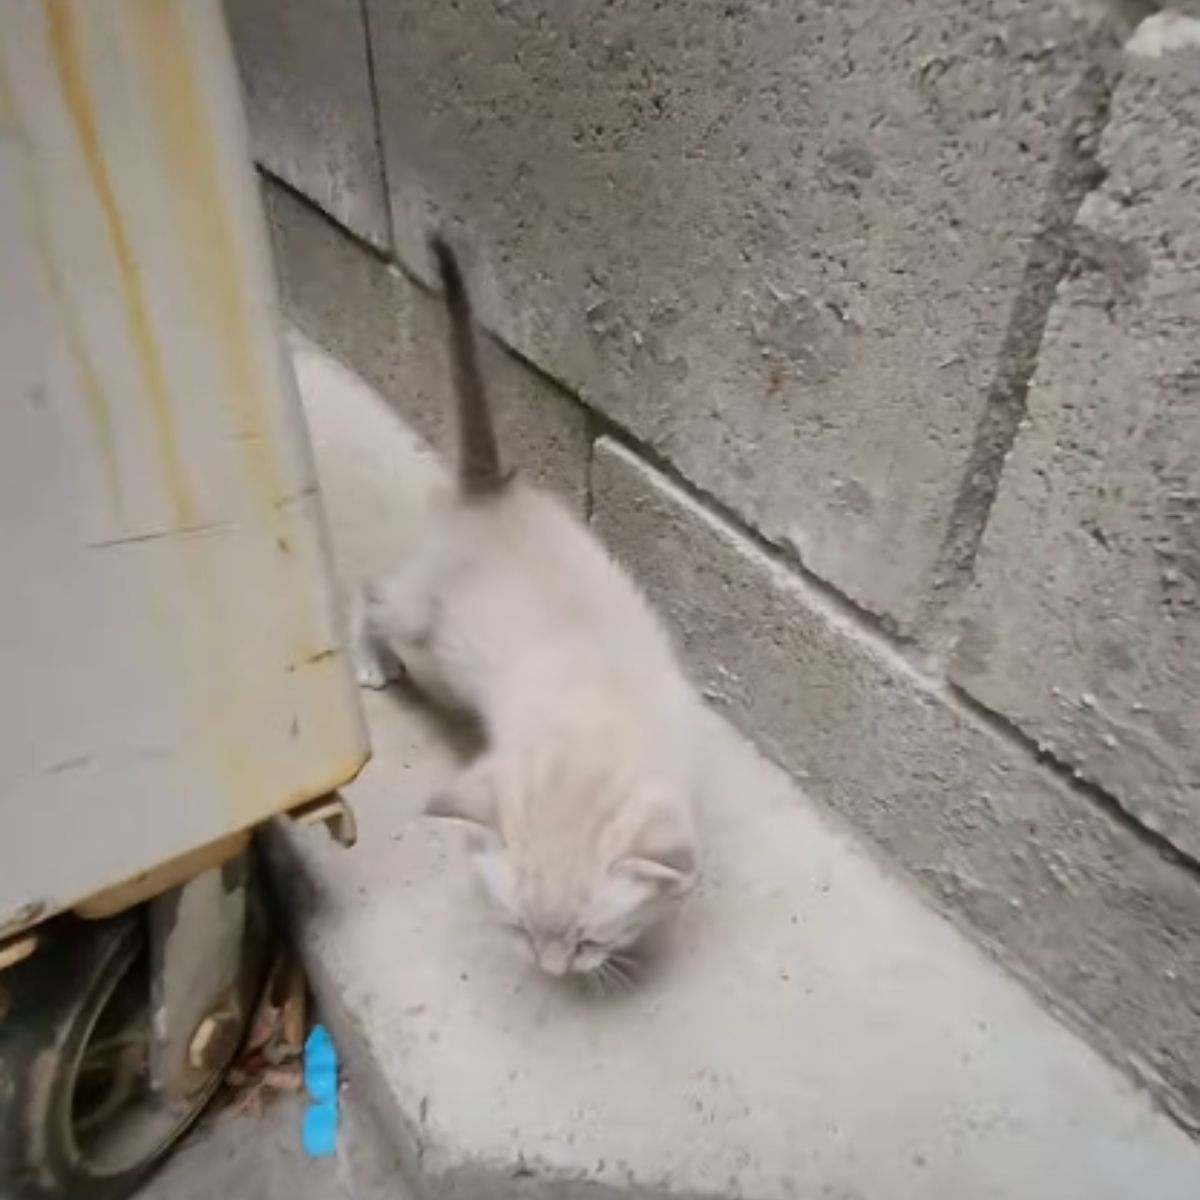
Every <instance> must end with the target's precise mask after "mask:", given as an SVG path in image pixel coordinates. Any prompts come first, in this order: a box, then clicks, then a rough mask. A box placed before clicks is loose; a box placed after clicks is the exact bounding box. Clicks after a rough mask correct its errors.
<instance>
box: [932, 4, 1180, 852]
mask: <svg viewBox="0 0 1200 1200" xmlns="http://www.w3.org/2000/svg"><path fill="white" fill-rule="evenodd" d="M1191 24H1192V26H1193V28H1194V31H1195V32H1196V33H1198V34H1200V22H1198V21H1193V22H1192V23H1191ZM1101 157H1102V160H1103V162H1104V165H1105V167H1106V168H1107V177H1106V179H1105V182H1104V185H1103V186H1102V187H1101V188H1100V189H1098V190H1097V191H1096V192H1095V193H1093V194H1092V195H1090V196H1089V197H1088V199H1087V201H1086V203H1085V204H1084V206H1083V208H1082V210H1081V211H1080V214H1079V220H1078V222H1077V224H1076V226H1075V230H1074V260H1073V262H1074V265H1073V269H1072V271H1071V273H1070V276H1069V277H1068V278H1067V280H1066V281H1065V282H1064V283H1063V285H1062V287H1061V288H1060V290H1059V293H1058V297H1057V300H1056V302H1055V305H1054V308H1053V311H1052V312H1051V315H1050V320H1049V324H1048V327H1047V331H1046V339H1045V342H1044V344H1043V347H1042V351H1041V355H1040V358H1039V360H1038V369H1037V374H1036V375H1035V377H1034V380H1033V386H1032V388H1031V390H1030V394H1029V417H1028V421H1027V423H1026V425H1025V428H1024V429H1023V431H1022V433H1021V435H1020V437H1019V438H1018V440H1017V443H1016V446H1015V448H1014V450H1013V453H1012V455H1011V457H1010V459H1009V461H1008V464H1007V466H1006V468H1005V471H1004V477H1003V481H1002V486H1001V488H1000V492H999V496H998V499H997V503H996V506H995V509H994V511H993V514H992V516H991V519H990V521H989V524H988V528H987V532H986V536H985V538H984V541H983V543H982V547H981V552H980V555H979V560H978V564H977V572H976V576H975V582H974V586H973V589H972V591H971V593H970V596H969V599H968V605H967V609H966V616H965V619H964V621H963V626H962V635H961V639H960V641H959V645H958V649H957V654H956V656H955V660H954V668H953V674H954V677H955V679H956V680H957V681H958V682H959V683H961V684H962V686H963V687H965V688H966V689H967V690H968V691H970V692H971V694H972V695H974V696H975V697H977V698H978V699H979V700H980V701H982V702H983V703H984V704H986V705H988V706H989V707H991V708H994V709H996V710H997V711H998V712H1002V713H1004V714H1005V715H1006V716H1007V717H1009V718H1010V719H1012V720H1013V721H1015V722H1016V723H1017V724H1018V725H1020V726H1021V728H1022V729H1024V730H1025V731H1026V732H1027V733H1029V734H1030V735H1031V736H1032V737H1034V738H1036V739H1037V740H1038V741H1039V742H1040V743H1042V744H1043V745H1044V746H1045V747H1046V748H1047V749H1048V750H1049V751H1051V752H1052V753H1053V754H1054V755H1055V756H1057V757H1058V758H1059V759H1060V760H1063V761H1065V762H1067V763H1070V764H1071V765H1072V766H1075V767H1076V768H1077V769H1078V770H1079V771H1081V772H1082V774H1083V775H1085V776H1086V777H1088V778H1089V779H1092V780H1094V781H1095V782H1097V783H1099V784H1101V785H1102V786H1103V787H1104V788H1105V789H1107V790H1108V791H1109V792H1110V793H1112V794H1113V795H1114V796H1116V797H1117V799H1118V800H1119V801H1120V803H1121V805H1122V806H1123V807H1124V808H1125V809H1127V810H1128V811H1129V812H1130V813H1132V814H1133V815H1134V816H1135V817H1136V818H1137V819H1138V821H1140V822H1141V823H1142V824H1144V825H1147V826H1149V827H1150V828H1152V829H1155V830H1157V831H1159V832H1160V833H1162V834H1163V835H1164V836H1165V837H1167V838H1169V839H1170V840H1171V841H1172V842H1173V843H1174V844H1175V845H1176V846H1178V847H1179V848H1180V849H1181V850H1183V851H1185V852H1186V853H1187V854H1189V855H1191V856H1192V857H1193V858H1200V738H1197V736H1196V733H1197V728H1198V727H1200V726H1198V720H1200V36H1197V37H1196V38H1195V41H1194V43H1193V48H1192V49H1191V50H1181V51H1178V52H1169V51H1168V52H1166V53H1165V54H1164V55H1163V57H1162V58H1160V59H1157V60H1137V59H1133V60H1131V62H1130V64H1129V66H1128V69H1127V71H1126V74H1125V76H1124V78H1123V80H1122V82H1121V84H1120V86H1119V88H1118V89H1117V92H1116V95H1115V97H1114V100H1113V107H1112V117H1111V120H1110V122H1109V125H1108V127H1107V128H1106V130H1105V133H1104V138H1103V142H1102V147H1101Z"/></svg>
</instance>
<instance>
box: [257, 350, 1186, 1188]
mask: <svg viewBox="0 0 1200 1200" xmlns="http://www.w3.org/2000/svg"><path fill="white" fill-rule="evenodd" d="M314 367H315V364H314V363H313V362H312V361H311V360H309V362H308V365H307V366H305V365H304V363H303V360H302V370H301V381H302V387H303V389H304V392H305V396H306V403H307V405H308V406H309V408H310V411H316V412H317V413H319V415H318V416H317V417H316V418H315V419H314V422H313V423H314V427H319V428H322V429H323V430H324V431H325V432H324V434H323V435H322V437H321V438H320V440H319V441H318V445H317V454H318V469H319V473H320V477H321V481H322V488H323V490H324V492H325V494H326V496H327V498H328V500H329V503H330V507H331V511H333V512H334V513H339V512H340V513H342V514H343V517H342V518H336V517H335V520H334V522H333V532H334V538H335V544H336V542H337V540H338V538H339V527H340V523H341V521H342V520H344V519H347V518H348V515H349V514H351V513H352V512H353V510H354V508H355V506H356V504H357V503H358V501H357V500H356V498H355V497H356V494H357V488H358V481H359V479H360V478H361V477H362V471H361V464H359V463H357V462H355V460H354V456H353V454H352V455H351V457H350V459H349V461H344V460H343V459H342V457H341V450H340V448H339V447H343V446H349V447H351V448H354V447H361V446H364V445H365V444H366V442H365V441H364V439H363V437H362V433H361V430H360V429H359V424H360V420H361V417H362V414H361V412H360V407H361V404H362V403H363V402H364V396H363V393H362V392H361V391H360V390H359V389H358V388H356V387H354V386H350V385H349V384H348V382H347V380H346V377H345V375H344V374H340V373H338V372H337V371H325V370H321V371H318V370H315V369H314ZM324 389H328V390H326V391H324V394H323V395H320V396H318V395H317V394H316V393H317V391H318V390H324ZM377 405H378V402H376V407H377ZM367 420H368V421H373V420H374V417H373V416H368V417H367ZM339 426H340V428H341V434H340V435H339V433H338V429H339ZM377 453H378V455H379V457H380V460H381V465H380V468H379V471H378V472H377V473H375V474H374V475H372V476H371V477H372V478H375V479H379V478H383V477H384V474H385V472H386V471H387V470H390V469H391V468H392V466H393V465H394V464H395V465H400V468H401V470H400V474H401V476H402V477H403V478H404V479H405V480H408V481H410V483H411V481H414V480H418V481H419V480H426V481H427V482H429V484H430V486H436V478H437V476H436V472H431V468H430V465H429V461H428V459H427V458H426V457H425V456H423V455H422V454H421V453H420V451H419V448H415V447H414V445H413V443H412V440H411V439H410V438H407V437H405V436H403V435H400V436H398V437H397V438H395V439H394V441H393V442H392V443H390V444H386V445H384V444H380V445H377ZM409 458H411V459H412V462H411V469H410V467H409V465H408V459H409ZM626 483H627V486H628V488H629V489H630V490H631V491H633V490H635V489H636V488H637V487H638V480H637V478H636V476H633V475H631V476H630V478H629V479H628V480H627V481H626ZM419 490H420V488H419V485H418V484H413V485H412V486H411V487H410V486H407V485H406V486H405V487H402V488H399V489H397V490H396V492H394V493H393V497H394V501H393V502H394V504H395V507H396V511H395V513H394V519H393V521H392V525H393V527H394V528H396V529H398V530H404V529H407V530H409V531H411V530H412V529H413V528H414V527H415V524H416V522H418V521H419V520H420V509H421V505H422V501H421V499H420V497H419V495H418V494H417V493H418V491H419ZM378 499H379V497H378V494H377V493H376V492H375V490H374V485H371V487H369V488H368V495H367V496H366V498H365V503H366V504H367V505H368V506H369V507H371V508H373V507H374V505H375V503H376V501H377V500H378ZM674 532H676V533H678V532H680V531H678V530H676V531H674ZM339 549H340V551H341V553H340V561H341V563H342V564H343V568H344V569H346V570H347V571H349V572H351V573H354V572H356V571H358V570H359V569H361V565H360V564H357V563H354V562H351V561H350V560H351V559H352V558H353V557H354V554H355V553H356V551H355V550H354V549H353V547H347V546H346V545H343V546H342V547H339ZM710 549H714V547H710ZM766 629H769V627H767V626H764V630H766ZM365 700H366V706H367V709H368V714H369V720H370V723H371V727H372V731H373V741H374V746H375V758H374V759H373V761H372V763H371V764H370V766H369V767H368V768H367V770H366V772H365V773H364V774H363V776H362V777H361V778H360V780H359V781H357V782H356V783H355V784H354V785H352V787H351V788H350V789H348V791H347V795H348V798H349V800H350V802H351V803H352V805H353V806H354V808H355V811H356V813H357V815H358V818H359V832H360V840H359V843H358V845H357V847H355V849H354V850H352V851H350V852H344V851H342V850H340V849H339V848H337V847H335V846H334V845H333V844H332V843H331V842H329V840H328V839H327V838H326V837H325V835H324V834H323V833H322V832H321V831H319V830H312V829H309V830H303V829H296V828H288V827H281V828H280V830H278V831H277V832H278V837H277V838H276V855H277V858H276V861H277V864H278V865H280V866H281V867H282V875H281V882H282V884H283V886H284V889H285V893H286V894H287V895H288V896H289V897H290V900H291V911H292V912H293V914H294V915H295V917H296V920H297V923H298V929H299V933H300V941H301V945H302V947H303V951H304V953H305V956H306V960H307V962H308V964H309V967H310V971H311V973H312V977H313V981H314V985H315V986H316V988H317V992H318V996H319V998H320V1000H321V1002H322V1004H323V1011H324V1013H325V1017H326V1020H327V1022H328V1023H329V1024H330V1025H331V1027H332V1028H333V1031H334V1035H335V1037H336V1038H337V1040H338V1043H339V1046H340V1048H341V1050H342V1053H343V1055H344V1056H345V1057H346V1059H347V1060H348V1062H349V1069H350V1077H351V1079H352V1080H353V1082H354V1086H355V1088H356V1090H358V1092H359V1094H361V1095H363V1096H364V1097H366V1098H368V1099H369V1100H370V1101H371V1103H372V1104H373V1105H374V1106H375V1112H376V1114H377V1115H378V1116H379V1117H380V1119H381V1121H382V1122H383V1123H384V1124H385V1126H386V1127H387V1129H388V1130H389V1131H390V1133H391V1136H392V1137H393V1139H394V1141H395V1144H396V1145H397V1146H398V1147H399V1148H400V1149H401V1151H402V1153H403V1156H404V1160H405V1164H406V1167H407V1169H408V1171H409V1172H410V1174H411V1175H412V1176H413V1177H414V1178H416V1179H417V1180H419V1184H420V1192H421V1194H423V1195H428V1196H452V1197H457V1198H459V1200H467V1198H469V1200H484V1198H486V1200H500V1198H502V1197H505V1196H514V1197H515V1196H519V1197H527V1198H528V1197H534V1196H540V1197H541V1196H544V1197H550V1196H553V1197H555V1198H556V1200H571V1198H575V1200H583V1198H585V1197H586V1198H588V1200H599V1198H602V1197H604V1196H607V1195H616V1194H620V1195H626V1196H635V1197H636V1196H643V1197H652V1196H663V1195H667V1194H670V1195H678V1196H688V1197H698V1196H711V1197H716V1196H743V1197H764V1198H765V1197H780V1198H782V1197H789V1196H805V1197H807V1196H827V1197H835V1196H843V1197H851V1196H853V1197H867V1196H887V1197H889V1200H906V1198H912V1200H917V1198H918V1197H919V1198H921V1200H925V1198H927V1197H930V1196H954V1197H961V1198H963V1200H971V1198H972V1197H980V1198H983V1197H987V1198H988V1200H1003V1198H1008V1197H1011V1198H1012V1200H1018V1198H1019V1200H1028V1198H1029V1197H1042V1196H1045V1197H1051V1196H1052V1197H1054V1200H1071V1198H1072V1197H1079V1198H1080V1200H1083V1198H1084V1197H1086V1198H1087V1200H1128V1197H1130V1196H1133V1195H1140V1194H1147V1195H1153V1196H1154V1197H1155V1200H1191V1198H1192V1197H1193V1196H1195V1195H1196V1194H1197V1190H1198V1189H1200V1148H1197V1147H1196V1146H1195V1145H1194V1144H1193V1143H1192V1142H1191V1141H1190V1140H1189V1139H1188V1138H1187V1137H1186V1136H1185V1135H1184V1134H1183V1133H1182V1132H1180V1131H1179V1130H1178V1129H1177V1128H1176V1127H1175V1126H1174V1125H1173V1124H1172V1123H1171V1122H1170V1121H1169V1120H1167V1119H1166V1118H1165V1117H1163V1116H1162V1115H1161V1114H1159V1113H1157V1112H1156V1111H1155V1110H1154V1109H1153V1108H1152V1107H1151V1106H1150V1104H1149V1102H1148V1100H1147V1098H1146V1097H1145V1096H1144V1095H1143V1094H1142V1093H1140V1092H1139V1091H1137V1090H1136V1089H1135V1088H1133V1086H1132V1085H1130V1084H1129V1083H1127V1082H1126V1081H1125V1080H1124V1079H1123V1078H1122V1077H1121V1076H1120V1075H1118V1074H1117V1073H1116V1072H1115V1071H1114V1070H1112V1068H1110V1067H1109V1066H1107V1065H1106V1064H1105V1063H1103V1062H1102V1061H1101V1060H1100V1059H1099V1058H1098V1057H1097V1056H1096V1055H1095V1054H1094V1053H1093V1052H1092V1051H1091V1050H1090V1049H1089V1048H1088V1047H1087V1046H1086V1045H1084V1043H1083V1042H1081V1041H1080V1040H1079V1039H1077V1038H1076V1037H1074V1036H1073V1035H1072V1034H1071V1033H1070V1032H1068V1031H1067V1030H1066V1029H1065V1028H1064V1027H1063V1026H1061V1025H1060V1024H1058V1023H1057V1022H1056V1021H1055V1020H1053V1019H1052V1018H1051V1017H1050V1016H1048V1015H1047V1014H1046V1013H1045V1012H1043V1011H1042V1010H1041V1009H1040V1008H1039V1007H1038V1006H1037V1005H1036V1004H1035V1003H1034V1001H1033V1000H1032V999H1031V998H1030V997H1029V996H1028V995H1027V993H1026V992H1025V991H1024V990H1023V989H1021V988H1020V987H1019V986H1018V985H1017V984H1015V983H1014V982H1012V981H1011V980H1009V979H1008V978H1006V977H1005V976H1004V975H1003V974H1002V973H1001V972H1000V971H999V970H998V969H997V968H996V967H995V966H994V965H993V964H991V963H990V962H989V961H988V960H987V959H986V958H985V957H984V956H983V955H982V954H981V953H980V952H978V951H977V950H976V949H974V948H973V947H972V946H971V945H970V944H969V943H968V942H967V941H966V940H965V939H964V938H962V936H961V935H960V934H958V933H957V932H956V931H955V930H954V929H953V928H951V927H950V926H949V925H948V924H946V923H945V922H944V921H943V920H941V919H940V918H939V917H937V916H936V915H935V914H933V913H932V912H931V911H930V910H929V909H927V908H926V907H925V906H924V905H923V904H922V903H921V902H920V901H918V900H917V899H916V898H915V897H914V896H913V895H912V894H910V893H909V892H908V891H906V890H905V888H904V886H903V885H901V884H900V883H899V882H897V881H896V880H895V879H893V878H891V877H890V876H889V875H887V874H886V872H885V871H884V870H883V869H881V867H880V866H879V865H878V863H877V862H876V861H875V860H874V859H873V858H872V857H871V856H870V855H868V854H867V853H865V852H864V851H863V850H862V849H861V848H860V847H859V846H858V845H857V844H856V843H855V842H854V841H853V840H852V839H851V838H850V837H849V836H848V835H847V834H846V833H845V832H843V831H842V830H841V829H840V828H838V827H835V826H834V825H833V824H831V822H830V819H829V818H828V817H826V816H824V815H822V814H821V813H820V812H819V811H818V810H817V809H816V808H814V806H813V805H812V804H811V803H810V802H809V801H808V800H807V799H806V798H805V797H804V796H803V795H801V794H800V793H799V792H798V791H797V789H796V788H795V786H794V784H793V783H792V782H791V781H790V780H789V779H788V778H787V777H786V776H784V775H783V774H782V772H780V771H778V770H777V769H775V768H773V767H771V766H769V765H768V764H766V763H765V762H764V761H763V760H762V759H760V758H759V757H758V756H757V755H756V754H755V753H754V752H753V751H752V750H750V749H749V747H748V746H747V744H746V743H744V742H742V741H741V740H740V739H739V738H738V737H737V736H736V735H735V734H733V733H732V731H731V730H730V729H729V728H728V727H727V726H725V725H724V724H723V723H722V722H720V721H719V720H718V719H717V718H715V717H712V718H709V720H710V721H711V725H710V729H709V732H708V734H707V735H706V737H705V738H704V743H705V745H706V747H707V748H708V753H709V754H710V755H711V758H710V761H709V770H708V772H707V774H706V778H707V779H708V786H707V788H706V795H705V800H704V827H705V833H706V838H707V843H708V856H707V864H706V873H705V877H704V882H703V884H702V886H701V887H700V888H699V890H698V892H697V893H696V894H694V895H693V896H692V897H691V898H690V899H689V902H688V904H687V906H686V907H685V910H684V912H683V914H682V917H681V919H680V921H679V923H678V925H677V926H676V927H675V928H674V930H673V931H672V936H671V937H670V938H669V939H668V940H666V942H665V944H664V945H663V947H662V948H661V951H660V955H659V956H658V958H657V959H656V961H655V962H654V964H653V965H652V966H651V967H650V968H649V969H648V971H647V973H646V974H645V976H644V978H643V979H642V980H641V982H640V984H639V985H638V986H637V987H636V988H634V989H631V990H630V991H628V992H626V993H620V994H614V995H609V996H606V997H605V996H596V995H588V994H584V993H581V992H579V991H576V990H573V989H571V988H569V987H564V986H562V985H561V984H560V983H556V982H554V981H552V980H549V979H546V978H544V977H539V976H536V975H534V974H533V973H531V971H530V970H529V968H528V967H527V966H526V965H525V964H524V962H523V960H522V959H521V958H520V956H519V955H516V954H514V952H513V950H512V947H511V945H510V944H509V943H508V941H507V939H506V938H505V937H504V936H503V934H502V933H501V932H500V930H499V929H498V928H497V927H496V925H495V923H494V922H493V920H492V918H491V917H490V915H489V914H488V913H487V912H486V910H485V907H484V905H483V903H482V901H481V900H480V899H479V897H478V895H477V894H476V892H475V890H474V888H473V887H472V886H471V884H470V881H469V876H468V872H467V870H466V868H465V863H464V861H463V853H462V848H461V846H460V845H459V844H458V840H457V839H458V835H457V833H456V831H454V830H451V829H446V828H444V827H441V826H439V825H438V824H437V823H435V822H431V821H429V820H428V819H426V818H423V817H421V816H420V815H419V812H420V808H421V805H422V803H423V802H424V800H425V798H426V797H427V796H428V795H429V793H430V791H431V790H432V789H433V788H434V787H435V786H436V784H437V783H438V782H439V781H440V780H442V779H443V778H444V777H445V775H446V774H447V772H449V771H452V770H454V769H455V763H454V758H453V755H452V754H451V752H450V750H449V749H448V748H447V745H446V743H445V741H444V739H443V737H442V736H441V731H440V729H439V728H438V727H437V726H436V724H435V723H434V722H433V720H432V718H430V717H429V716H428V715H427V714H425V713H424V712H423V711H422V710H421V709H419V708H418V707H416V706H415V705H414V704H413V702H412V701H410V700H405V699H404V698H403V697H402V696H400V695H398V694H368V695H366V696H365Z"/></svg>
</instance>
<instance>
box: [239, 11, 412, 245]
mask: <svg viewBox="0 0 1200 1200" xmlns="http://www.w3.org/2000/svg"><path fill="white" fill-rule="evenodd" d="M225 11H226V15H227V18H228V21H229V27H230V33H231V35H232V37H233V44H234V51H235V52H236V54H237V58H238V65H239V66H240V68H241V74H242V85H243V93H244V95H245V99H246V109H247V115H248V117H249V120H250V133H251V137H252V140H253V144H254V154H255V157H256V158H257V159H258V161H259V162H260V163H262V165H263V166H264V167H266V168H267V169H268V170H269V171H272V172H274V173H275V174H276V175H278V176H279V178H280V179H283V180H286V181H287V182H288V183H289V184H291V186H292V187H294V188H296V189H297V190H298V191H300V192H303V193H304V194H305V195H306V196H308V197H309V198H310V199H311V200H312V201H313V202H314V203H315V204H318V205H320V206H321V208H323V209H324V210H325V211H326V212H327V213H329V214H330V215H331V216H333V217H335V218H336V219H337V220H339V221H341V222H342V224H343V225H345V226H346V227H347V228H348V229H352V230H353V231H354V232H355V233H356V234H358V236H359V237H361V238H365V239H366V240H367V241H369V242H372V243H374V244H375V245H376V246H379V247H380V248H386V247H387V246H388V244H389V242H390V240H391V239H390V232H389V218H388V207H387V198H386V193H385V188H384V182H383V163H382V159H381V156H380V149H379V135H378V131H377V130H376V125H375V104H374V100H373V99H372V97H371V78H370V71H369V69H368V59H367V37H366V32H365V30H364V28H363V17H362V5H361V4H360V3H359V0H303V3H295V2H293V3H276V2H275V0H225Z"/></svg>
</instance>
